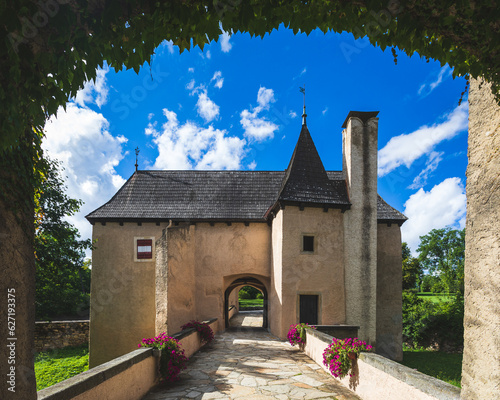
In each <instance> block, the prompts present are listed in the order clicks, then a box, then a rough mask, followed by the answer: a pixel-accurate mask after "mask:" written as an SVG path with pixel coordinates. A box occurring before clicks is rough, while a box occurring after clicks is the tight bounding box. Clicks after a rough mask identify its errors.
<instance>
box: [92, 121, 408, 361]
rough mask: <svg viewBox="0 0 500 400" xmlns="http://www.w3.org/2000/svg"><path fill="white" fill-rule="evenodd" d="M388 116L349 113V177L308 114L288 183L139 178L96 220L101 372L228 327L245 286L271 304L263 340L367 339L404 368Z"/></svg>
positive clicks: (244, 176) (345, 145)
mask: <svg viewBox="0 0 500 400" xmlns="http://www.w3.org/2000/svg"><path fill="white" fill-rule="evenodd" d="M377 114H378V112H357V111H351V112H350V113H349V114H348V116H347V118H346V120H345V122H344V124H343V126H342V127H343V128H344V129H343V132H342V151H343V153H342V155H343V167H342V171H326V170H325V168H324V166H323V163H322V161H321V159H320V157H319V155H318V152H317V150H316V147H315V145H314V142H313V140H312V138H311V134H310V133H309V130H308V127H307V124H306V116H305V113H304V116H303V123H302V129H301V131H300V135H299V138H298V141H297V145H296V147H295V150H294V152H293V155H292V157H291V160H290V163H289V165H288V168H287V169H286V170H285V171H193V170H192V171H142V170H138V171H135V173H134V174H133V175H132V176H131V177H130V179H129V180H128V181H127V182H126V183H125V184H124V185H123V187H122V188H121V189H120V190H119V191H118V192H117V193H116V194H115V195H114V196H113V198H112V199H111V200H110V201H108V202H107V203H106V204H104V205H103V206H101V207H100V208H98V209H97V210H95V211H93V212H91V213H90V214H89V215H88V216H87V219H88V220H89V222H90V223H91V224H92V225H93V240H94V241H95V248H94V250H93V253H92V283H91V319H90V366H91V367H94V366H96V365H99V364H102V363H104V362H106V361H109V360H111V359H113V358H115V357H118V356H120V355H123V354H125V353H127V352H129V351H131V350H134V349H135V348H136V347H137V344H138V343H139V341H140V340H141V339H142V338H144V337H152V336H154V335H157V334H159V333H161V332H167V333H168V334H172V333H175V332H177V331H179V330H180V326H181V325H182V324H184V323H186V322H188V321H189V320H193V319H194V320H205V319H208V318H213V317H217V318H218V328H219V330H224V329H225V328H226V327H227V326H228V309H229V307H230V306H231V305H236V306H237V298H238V297H237V292H238V290H239V289H240V288H241V287H243V286H246V285H250V286H254V287H256V288H258V289H260V290H261V291H262V293H263V294H264V327H266V328H268V329H269V330H270V332H271V333H273V334H274V335H276V336H278V337H280V338H283V339H284V338H286V334H287V332H288V328H289V326H290V325H291V324H295V323H298V322H308V323H310V324H316V325H349V326H356V327H359V330H358V337H359V338H361V339H363V340H365V341H367V342H368V343H369V344H371V345H373V346H375V348H376V351H377V353H379V354H382V355H384V356H387V357H389V358H392V359H396V360H400V359H401V358H402V315H401V302H402V300H401V291H402V268H401V232H400V226H401V224H402V223H403V222H404V221H405V220H406V217H405V216H404V215H403V214H401V213H400V212H399V211H397V210H395V209H394V208H392V207H391V206H390V205H388V204H387V203H386V202H385V201H384V200H383V199H382V198H381V197H380V196H379V195H378V193H377V136H378V118H377Z"/></svg>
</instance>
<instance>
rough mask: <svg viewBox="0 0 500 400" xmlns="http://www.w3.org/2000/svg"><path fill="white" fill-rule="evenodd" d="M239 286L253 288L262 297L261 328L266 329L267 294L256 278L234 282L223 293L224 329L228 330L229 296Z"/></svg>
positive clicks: (264, 287) (239, 279)
mask: <svg viewBox="0 0 500 400" xmlns="http://www.w3.org/2000/svg"><path fill="white" fill-rule="evenodd" d="M241 286H253V287H254V288H256V289H259V290H260V291H261V292H262V294H263V295H264V305H263V316H262V327H263V328H265V329H267V327H268V294H267V289H266V286H265V285H264V284H263V283H262V282H261V281H260V280H258V279H257V278H252V277H244V278H238V279H236V280H234V281H233V282H232V283H231V284H230V285H229V286H228V287H227V289H226V290H225V292H224V324H225V328H226V329H227V328H229V307H228V306H229V295H230V294H231V292H232V291H233V290H234V289H236V288H237V287H241Z"/></svg>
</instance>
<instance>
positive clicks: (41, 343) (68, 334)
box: [35, 321, 89, 352]
mask: <svg viewBox="0 0 500 400" xmlns="http://www.w3.org/2000/svg"><path fill="white" fill-rule="evenodd" d="M88 342H89V321H58V322H36V323H35V351H37V352H38V351H43V350H49V349H62V348H63V347H66V346H80V345H82V344H85V343H88Z"/></svg>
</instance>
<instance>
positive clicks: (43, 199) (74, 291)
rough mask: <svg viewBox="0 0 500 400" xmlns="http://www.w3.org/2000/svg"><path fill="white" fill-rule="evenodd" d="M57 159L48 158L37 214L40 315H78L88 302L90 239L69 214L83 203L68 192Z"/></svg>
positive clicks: (37, 283) (36, 237) (37, 284)
mask: <svg viewBox="0 0 500 400" xmlns="http://www.w3.org/2000/svg"><path fill="white" fill-rule="evenodd" d="M64 190H65V187H64V183H63V180H62V177H61V175H60V173H59V166H58V163H57V162H54V161H48V167H47V172H46V175H45V180H44V181H43V183H42V185H41V187H40V189H39V200H38V203H39V204H38V209H37V211H38V212H37V214H36V218H35V262H36V295H35V304H36V315H37V317H38V318H50V317H54V316H58V315H75V314H76V313H77V312H78V311H79V310H78V307H79V306H80V305H81V304H83V305H85V303H87V305H88V298H89V293H90V270H89V268H88V263H85V262H84V256H85V253H84V251H85V249H88V248H90V247H91V241H90V239H87V240H80V234H79V233H78V230H77V229H76V228H75V227H74V226H73V225H72V224H71V223H69V222H68V221H67V220H66V219H65V218H66V217H68V216H71V215H73V214H74V213H76V212H77V211H78V210H79V209H80V206H81V204H82V202H81V201H80V200H75V199H71V198H70V197H68V196H67V195H66V194H65V193H64Z"/></svg>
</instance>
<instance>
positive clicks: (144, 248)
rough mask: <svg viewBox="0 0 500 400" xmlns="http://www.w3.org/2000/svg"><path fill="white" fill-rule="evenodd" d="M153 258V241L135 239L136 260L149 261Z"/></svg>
mask: <svg viewBox="0 0 500 400" xmlns="http://www.w3.org/2000/svg"><path fill="white" fill-rule="evenodd" d="M152 258H153V240H152V239H137V259H138V260H151V259H152Z"/></svg>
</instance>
